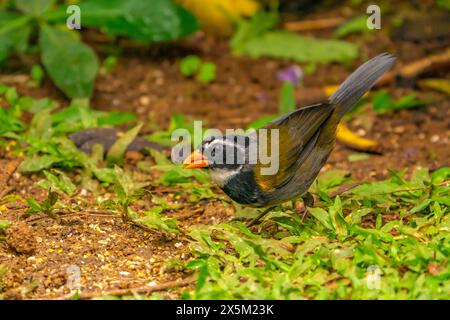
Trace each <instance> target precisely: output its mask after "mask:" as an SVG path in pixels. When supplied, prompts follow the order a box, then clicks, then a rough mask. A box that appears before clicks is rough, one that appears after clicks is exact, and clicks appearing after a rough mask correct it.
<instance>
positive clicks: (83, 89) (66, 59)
mask: <svg viewBox="0 0 450 320" xmlns="http://www.w3.org/2000/svg"><path fill="white" fill-rule="evenodd" d="M77 5H78V6H79V7H80V12H81V13H82V19H81V20H82V23H83V27H91V28H99V29H100V30H102V31H103V32H105V33H106V34H107V35H110V36H112V37H117V36H125V37H130V38H132V39H134V40H136V41H138V42H140V43H153V42H162V41H170V40H174V39H177V38H179V37H183V36H186V35H188V34H190V33H192V32H193V31H195V30H196V29H197V28H198V22H197V20H196V19H195V18H194V16H192V15H191V14H190V13H189V12H188V11H186V10H185V9H183V8H182V7H181V6H178V5H176V4H174V3H173V2H172V1H170V0H152V1H140V0H128V1H121V0H113V1H109V0H86V1H81V2H79V3H77ZM66 10H67V7H66V6H65V5H61V6H57V5H56V4H55V1H53V0H16V1H15V2H13V4H11V3H8V4H7V6H6V10H5V9H3V11H0V21H1V22H2V23H1V25H0V62H4V61H5V60H6V59H7V57H8V56H10V55H11V54H13V53H19V54H24V53H26V52H27V50H28V49H29V47H30V45H29V43H30V40H31V39H32V35H34V34H35V33H37V34H38V49H39V52H40V55H41V62H42V64H43V66H44V67H45V69H46V72H47V73H48V75H49V77H50V78H51V79H52V80H53V82H54V83H55V85H56V86H57V87H58V88H59V89H61V90H62V91H63V92H64V93H65V94H66V95H67V96H68V97H70V98H87V97H90V96H91V94H92V91H93V84H94V80H95V78H96V75H97V72H98V69H99V63H98V58H97V56H96V54H95V53H94V51H93V50H92V49H91V48H90V47H88V46H87V45H85V44H83V43H82V42H81V41H80V39H79V35H78V34H77V33H76V32H73V31H69V30H68V28H67V27H66V26H65V25H64V24H65V23H66V20H67V18H68V17H69V15H68V14H67V13H66ZM61 25H62V26H61Z"/></svg>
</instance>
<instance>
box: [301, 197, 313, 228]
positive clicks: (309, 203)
mask: <svg viewBox="0 0 450 320" xmlns="http://www.w3.org/2000/svg"><path fill="white" fill-rule="evenodd" d="M302 200H303V205H304V207H305V209H304V211H303V215H302V222H303V220H305V218H306V216H307V215H308V213H309V210H308V208H309V207H313V206H314V197H313V196H312V194H311V193H309V192H307V193H305V194H304V195H303V196H302Z"/></svg>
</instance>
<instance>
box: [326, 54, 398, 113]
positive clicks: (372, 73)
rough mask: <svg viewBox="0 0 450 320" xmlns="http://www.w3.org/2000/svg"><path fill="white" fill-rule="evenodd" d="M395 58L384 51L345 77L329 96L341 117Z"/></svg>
mask: <svg viewBox="0 0 450 320" xmlns="http://www.w3.org/2000/svg"><path fill="white" fill-rule="evenodd" d="M395 59H396V58H395V57H394V56H393V55H391V54H389V53H382V54H380V55H378V56H376V57H375V58H372V59H370V60H369V61H367V62H366V63H364V64H363V65H361V66H360V67H359V68H358V69H356V70H355V71H354V72H353V73H352V74H351V75H350V76H349V77H348V78H347V79H345V81H344V82H343V83H342V84H341V85H340V86H339V88H338V89H337V91H336V92H335V93H334V94H333V95H332V96H331V97H330V98H329V101H330V103H331V104H333V105H335V106H337V110H338V112H339V116H340V117H342V116H343V115H344V114H345V113H346V112H347V111H349V110H350V109H351V107H352V106H353V105H354V104H355V103H356V102H358V100H359V99H360V98H361V97H362V96H363V95H364V93H366V92H367V91H369V89H370V88H371V87H372V86H373V85H374V83H375V82H376V81H377V80H378V78H380V77H381V76H382V75H383V74H384V73H385V72H386V71H388V70H389V69H390V68H391V67H392V66H393V65H394V62H395Z"/></svg>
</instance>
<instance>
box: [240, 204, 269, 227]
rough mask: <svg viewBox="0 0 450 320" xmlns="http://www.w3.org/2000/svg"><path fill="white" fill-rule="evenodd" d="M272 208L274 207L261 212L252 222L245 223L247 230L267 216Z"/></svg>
mask: <svg viewBox="0 0 450 320" xmlns="http://www.w3.org/2000/svg"><path fill="white" fill-rule="evenodd" d="M274 208H275V207H270V208H267V209H266V210H264V211H263V212H261V213H260V214H259V215H258V216H257V217H256V218H255V219H253V220H252V221H250V222H249V223H247V228H250V227H251V226H254V225H255V224H257V223H258V222H259V220H261V219H262V218H263V217H264V216H265V215H266V214H268V213H269V212H270V211H272V210H273V209H274Z"/></svg>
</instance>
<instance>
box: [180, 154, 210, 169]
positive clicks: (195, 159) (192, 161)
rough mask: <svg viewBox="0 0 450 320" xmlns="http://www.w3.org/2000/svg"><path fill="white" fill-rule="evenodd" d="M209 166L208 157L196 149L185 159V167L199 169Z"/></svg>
mask: <svg viewBox="0 0 450 320" xmlns="http://www.w3.org/2000/svg"><path fill="white" fill-rule="evenodd" d="M208 166H209V162H208V159H206V158H205V156H204V155H203V153H201V152H200V151H197V150H196V151H194V152H192V153H191V155H190V156H189V157H187V158H186V159H185V160H184V161H183V167H184V169H199V168H206V167H208Z"/></svg>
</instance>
